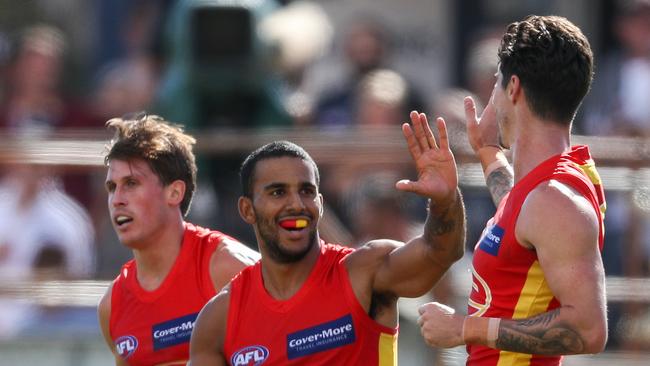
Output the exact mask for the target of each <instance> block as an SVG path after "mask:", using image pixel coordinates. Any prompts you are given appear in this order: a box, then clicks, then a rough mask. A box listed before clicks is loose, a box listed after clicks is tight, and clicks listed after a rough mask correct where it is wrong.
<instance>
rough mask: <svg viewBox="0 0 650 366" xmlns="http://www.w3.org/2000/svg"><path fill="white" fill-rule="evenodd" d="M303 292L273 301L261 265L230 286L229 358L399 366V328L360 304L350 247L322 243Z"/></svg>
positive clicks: (232, 361)
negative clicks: (385, 323)
mask: <svg viewBox="0 0 650 366" xmlns="http://www.w3.org/2000/svg"><path fill="white" fill-rule="evenodd" d="M320 249H321V253H320V256H319V258H318V261H317V262H316V265H315V266H314V268H313V269H312V271H311V273H310V275H309V277H308V279H307V280H306V281H305V284H304V285H303V286H302V288H301V289H300V290H299V291H298V292H297V293H296V294H295V295H294V296H293V297H292V298H291V299H288V300H285V301H279V300H276V299H274V298H272V297H271V296H270V295H269V294H268V292H267V291H266V289H265V288H264V283H263V280H262V267H261V263H260V262H258V263H257V264H256V265H255V266H252V267H249V268H246V269H244V270H243V271H242V272H241V273H240V274H239V275H238V276H237V277H235V278H234V279H233V280H232V282H231V292H230V305H229V307H228V321H227V329H226V340H225V342H224V354H225V356H226V359H227V361H228V364H229V365H231V366H244V365H247V366H249V365H262V364H263V365H265V366H267V365H268V366H273V365H311V366H317V365H381V366H390V365H396V364H397V329H396V328H388V327H385V326H383V325H380V324H378V323H377V322H375V321H374V320H373V319H372V318H370V316H368V314H367V313H366V312H365V311H364V310H363V308H362V307H361V304H359V302H358V300H357V298H356V296H355V294H354V291H353V290H352V286H351V284H350V280H349V277H348V272H347V270H346V268H345V264H344V263H343V259H344V258H345V256H346V255H348V254H349V253H350V252H352V249H350V248H344V247H341V246H338V245H332V244H324V243H321V248H320Z"/></svg>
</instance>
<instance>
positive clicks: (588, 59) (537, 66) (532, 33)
mask: <svg viewBox="0 0 650 366" xmlns="http://www.w3.org/2000/svg"><path fill="white" fill-rule="evenodd" d="M498 56H499V62H500V65H499V70H500V71H501V74H502V76H503V80H502V83H501V86H502V87H503V88H504V89H505V88H506V86H507V85H508V82H509V80H510V77H511V76H512V75H517V76H518V77H519V79H520V81H521V86H522V88H523V90H524V92H525V93H526V99H527V101H528V106H529V107H530V109H531V110H532V112H533V113H534V114H536V115H537V116H539V117H540V118H542V119H545V120H552V121H556V122H558V123H563V124H571V121H572V120H573V118H574V117H575V114H576V111H577V110H578V108H579V107H580V103H581V102H582V99H583V98H584V96H585V95H586V94H587V92H588V91H589V87H590V86H591V81H592V79H593V53H592V51H591V47H590V46H589V41H587V38H586V37H585V36H584V34H582V32H581V31H580V29H579V28H578V27H577V26H575V25H574V24H573V23H571V22H570V21H569V20H567V19H566V18H563V17H559V16H537V15H529V16H527V17H526V18H524V19H523V20H522V21H520V22H514V23H511V24H510V25H508V27H507V30H506V33H505V34H504V35H503V38H502V39H501V46H500V47H499V53H498Z"/></svg>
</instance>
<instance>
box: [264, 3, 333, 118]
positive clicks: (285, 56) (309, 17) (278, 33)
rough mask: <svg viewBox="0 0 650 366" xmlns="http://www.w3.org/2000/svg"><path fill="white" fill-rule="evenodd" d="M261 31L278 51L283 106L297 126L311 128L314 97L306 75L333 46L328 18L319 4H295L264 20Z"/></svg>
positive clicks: (277, 65)
mask: <svg viewBox="0 0 650 366" xmlns="http://www.w3.org/2000/svg"><path fill="white" fill-rule="evenodd" d="M259 29H260V33H261V34H264V37H265V38H266V39H267V40H269V41H270V42H271V43H272V44H275V45H276V48H277V51H276V52H277V59H276V60H275V68H277V71H278V73H279V75H280V77H281V79H282V87H281V88H280V94H281V96H282V98H281V100H282V104H284V107H285V109H286V110H287V112H288V113H289V115H290V116H291V118H292V119H293V123H294V124H295V125H308V124H311V123H312V119H313V113H314V110H313V109H314V95H313V94H314V93H313V90H310V85H309V82H308V81H307V80H306V79H308V78H306V77H305V76H306V75H305V74H306V71H307V70H308V69H309V68H310V67H311V66H312V64H313V63H314V62H315V61H316V60H317V59H318V58H319V57H320V56H322V55H323V54H324V53H325V51H326V50H327V48H328V47H329V46H330V44H331V42H332V33H333V29H332V24H331V22H330V19H329V17H328V16H327V14H326V13H325V11H324V10H323V9H322V8H321V6H320V5H319V4H318V3H316V2H313V1H292V2H291V3H290V4H287V5H285V6H284V7H283V8H281V9H279V10H277V11H275V12H273V13H271V14H270V15H269V16H268V17H266V18H264V19H263V20H262V21H261V23H260V27H259Z"/></svg>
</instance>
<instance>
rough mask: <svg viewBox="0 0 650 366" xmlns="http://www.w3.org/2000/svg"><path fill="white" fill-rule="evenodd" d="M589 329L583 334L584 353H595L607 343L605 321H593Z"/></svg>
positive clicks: (600, 350)
mask: <svg viewBox="0 0 650 366" xmlns="http://www.w3.org/2000/svg"><path fill="white" fill-rule="evenodd" d="M595 323H597V324H594V325H593V326H592V327H591V328H590V329H589V331H588V332H587V333H586V334H585V335H584V339H585V349H584V353H587V354H596V353H600V352H602V351H603V350H604V349H605V345H606V344H607V321H606V320H604V319H603V321H599V322H595Z"/></svg>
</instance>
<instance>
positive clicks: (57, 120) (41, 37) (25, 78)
mask: <svg viewBox="0 0 650 366" xmlns="http://www.w3.org/2000/svg"><path fill="white" fill-rule="evenodd" d="M65 49H66V40H65V36H64V34H63V33H62V32H61V31H60V30H58V29H56V28H54V27H52V26H49V25H35V26H31V27H29V28H27V29H26V30H24V31H23V33H22V36H21V38H20V40H19V42H18V44H17V46H16V48H15V50H14V52H13V55H12V58H11V61H10V64H9V66H8V70H7V72H8V75H7V86H6V88H5V90H6V96H5V98H4V100H3V103H2V105H0V127H4V128H6V129H8V130H9V131H11V132H15V133H34V132H39V131H40V132H51V131H54V130H56V129H58V128H62V127H82V126H85V125H87V123H88V114H87V113H86V112H85V110H84V108H83V106H82V105H80V104H77V103H75V102H73V101H72V100H71V99H70V98H69V97H68V96H66V95H64V93H63V92H62V89H61V87H62V80H61V75H62V70H63V62H64V53H65Z"/></svg>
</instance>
